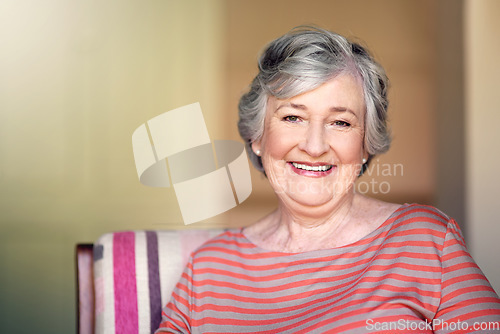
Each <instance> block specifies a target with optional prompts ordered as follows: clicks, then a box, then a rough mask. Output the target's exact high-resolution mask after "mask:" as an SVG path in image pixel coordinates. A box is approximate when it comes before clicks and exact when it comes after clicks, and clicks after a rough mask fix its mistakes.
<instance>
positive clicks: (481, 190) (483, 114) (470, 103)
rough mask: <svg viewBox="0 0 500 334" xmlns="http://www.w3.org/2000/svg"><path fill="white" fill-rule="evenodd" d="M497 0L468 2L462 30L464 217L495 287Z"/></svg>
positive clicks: (499, 188)
mask: <svg viewBox="0 0 500 334" xmlns="http://www.w3.org/2000/svg"><path fill="white" fill-rule="evenodd" d="M499 15H500V2H499V1H496V0H481V1H475V0H468V1H466V6H465V19H466V21H465V32H466V51H467V52H466V92H467V103H466V124H467V127H466V131H467V142H466V143H467V146H466V150H467V197H466V198H467V202H466V203H467V221H468V230H469V231H470V232H469V235H470V243H469V247H470V249H471V252H472V254H473V256H474V258H475V259H476V261H477V262H478V263H479V266H480V267H481V269H483V271H484V272H485V274H486V276H487V277H488V278H489V280H490V281H491V283H492V285H493V286H494V287H495V290H496V291H497V292H499V291H500V266H499V260H498V254H500V243H499V241H498V237H499V236H500V224H499V218H498V212H497V209H498V200H499V199H500V178H499V177H498V166H500V149H499V142H500V139H499V130H498V127H499V124H500V107H499V103H498V96H499V92H500V88H499V85H498V78H500V67H499V66H498V60H499V59H500V43H499V41H500V22H499V21H498V18H499Z"/></svg>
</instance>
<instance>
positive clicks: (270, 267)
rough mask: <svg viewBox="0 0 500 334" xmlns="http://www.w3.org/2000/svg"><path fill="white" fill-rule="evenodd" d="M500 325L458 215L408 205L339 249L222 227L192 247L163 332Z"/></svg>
mask: <svg viewBox="0 0 500 334" xmlns="http://www.w3.org/2000/svg"><path fill="white" fill-rule="evenodd" d="M499 326H500V300H499V298H498V296H497V294H496V293H495V291H494V290H493V289H492V287H491V285H490V284H489V282H488V281H487V279H486V278H485V276H484V275H483V273H482V272H481V270H480V269H479V268H478V266H477V265H476V264H475V262H474V260H473V259H472V258H471V256H470V255H469V253H468V251H467V249H466V247H465V243H464V240H463V238H462V235H461V232H460V230H459V227H458V225H457V224H456V222H455V221H454V220H453V219H450V218H449V217H447V216H446V215H444V214H443V213H442V212H440V211H438V210H437V209H435V208H433V207H429V206H423V205H417V204H405V205H403V206H402V207H400V208H399V209H398V210H397V211H396V212H394V213H393V214H392V215H391V216H390V217H389V218H388V219H387V220H386V221H385V222H384V223H383V224H382V225H381V226H380V227H378V228H377V229H376V230H375V231H373V232H372V233H370V234H368V235H367V236H366V237H364V238H362V239H361V240H359V241H357V242H355V243H352V244H350V245H346V246H343V247H338V248H334V249H325V250H316V251H309V252H304V253H281V252H275V251H268V250H265V249H262V248H260V247H258V246H256V245H255V244H253V243H252V242H250V241H249V240H248V239H247V238H246V237H245V236H244V234H243V233H242V231H241V230H229V231H226V232H225V233H223V234H221V235H220V236H218V237H216V238H214V239H212V240H211V241H209V242H207V243H206V244H204V245H203V246H202V247H200V248H199V249H198V250H196V251H195V252H194V253H193V254H192V256H191V258H190V260H189V262H188V264H187V267H186V269H185V271H184V273H183V275H182V277H181V279H180V281H179V283H178V284H177V286H176V288H175V290H174V292H173V294H172V299H171V301H170V302H169V303H168V304H167V306H166V307H165V308H164V310H163V313H162V323H161V325H160V328H159V330H158V331H157V333H163V332H167V333H204V334H207V333H434V332H436V333H461V332H464V333H470V332H476V331H477V332H482V333H489V332H498V333H500V329H499ZM487 328H489V329H490V330H489V331H488V330H483V331H480V330H479V329H487ZM492 328H493V329H496V330H491V329H492Z"/></svg>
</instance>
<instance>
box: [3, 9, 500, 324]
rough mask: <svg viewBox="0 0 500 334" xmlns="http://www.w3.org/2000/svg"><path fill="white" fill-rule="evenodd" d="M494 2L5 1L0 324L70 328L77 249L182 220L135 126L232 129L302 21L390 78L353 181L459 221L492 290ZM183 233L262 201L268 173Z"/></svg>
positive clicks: (267, 203)
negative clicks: (340, 37)
mask: <svg viewBox="0 0 500 334" xmlns="http://www.w3.org/2000/svg"><path fill="white" fill-rule="evenodd" d="M498 14H500V3H499V2H498V1H496V0H474V1H472V0H441V1H434V0H407V1H399V0H375V1H368V0H354V1H353V0H324V1H321V0H312V1H308V2H305V1H302V0H288V1H284V0H273V1H269V0H253V1H243V0H209V1H208V0H189V1H183V0H150V1H142V2H139V1H133V0H120V1H107V2H102V1H62V0H46V1H43V2H42V1H33V0H31V1H30V0H3V1H1V2H0V196H1V199H0V332H2V333H29V332H33V331H36V332H37V333H71V332H74V330H75V290H74V288H75V286H74V285H75V276H74V260H73V259H74V246H75V244H76V243H77V242H92V241H93V240H95V239H96V238H97V237H98V236H99V235H101V234H103V233H106V232H109V231H114V230H122V229H164V228H174V229H180V228H185V227H184V225H183V224H182V219H181V215H180V211H179V208H178V205H177V201H176V198H175V194H174V192H173V190H172V189H157V188H148V187H144V186H142V185H141V184H140V183H139V182H138V180H137V174H136V171H135V165H134V161H133V156H132V149H131V135H132V132H133V131H134V130H135V129H136V128H137V127H138V126H139V125H141V124H143V123H144V122H146V121H147V120H149V119H150V118H152V117H154V116H156V115H159V114H161V113H163V112H165V111H168V110H170V109H173V108H176V107H180V106H183V105H186V104H190V103H193V102H200V103H201V106H202V109H203V112H204V117H205V121H206V123H207V127H208V130H209V133H210V136H211V138H212V139H234V140H239V138H238V135H237V131H236V127H235V123H236V120H237V115H236V105H237V101H238V98H239V96H240V95H241V94H242V93H243V92H244V91H245V89H246V86H247V85H248V84H249V82H250V80H251V79H252V78H253V76H254V75H255V74H256V60H257V55H258V53H259V52H260V50H261V49H262V48H263V46H264V45H265V44H266V43H268V42H269V41H270V40H272V39H273V38H275V37H278V36H279V35H281V34H283V33H284V32H286V31H288V30H289V29H291V28H293V27H294V26H297V25H300V24H315V25H320V26H322V27H324V28H328V29H331V30H334V31H337V32H339V33H341V34H344V35H347V36H348V37H352V38H357V39H360V40H361V41H362V42H363V43H364V44H365V45H366V46H368V47H369V48H370V49H371V50H372V51H373V53H374V55H375V57H376V58H377V59H378V60H379V62H381V63H382V65H383V66H384V67H385V68H386V70H387V72H388V75H389V77H390V79H391V83H392V87H391V91H390V100H391V104H390V118H391V124H392V128H393V134H394V142H393V146H392V148H391V150H390V151H389V153H387V154H386V155H383V156H380V157H377V159H375V161H374V164H373V165H372V169H371V173H370V175H365V176H363V177H362V178H361V179H360V180H359V183H358V190H359V191H362V192H368V193H369V194H371V195H373V196H376V197H379V198H382V199H386V200H391V201H396V202H401V203H403V202H421V203H426V204H432V205H437V206H438V207H440V208H441V209H442V210H443V211H445V212H447V213H449V214H450V215H452V216H453V217H455V218H456V219H457V220H458V221H459V223H460V225H461V226H462V228H463V230H464V231H465V233H466V239H467V242H468V244H469V248H470V249H471V251H472V253H473V255H474V257H475V259H476V260H477V262H478V263H479V264H480V266H481V267H482V269H483V270H484V271H485V273H486V274H487V276H488V278H489V279H490V281H491V282H492V284H493V285H494V287H495V288H496V290H497V291H499V290H500V269H499V266H498V260H496V254H498V253H499V251H500V243H499V242H498V241H497V240H496V238H497V237H498V236H499V235H500V227H499V226H498V224H497V221H498V219H497V218H496V216H495V213H496V212H495V210H494V209H495V204H496V200H497V199H498V198H500V191H499V186H500V181H499V178H498V177H497V176H496V168H495V167H496V166H498V163H499V162H500V161H499V159H500V158H499V154H498V153H499V152H498V151H499V149H498V142H499V139H500V133H499V131H498V130H497V129H496V128H497V127H498V124H499V123H500V119H499V117H500V116H499V114H500V113H498V109H499V107H498V103H497V101H496V97H497V95H498V85H497V83H496V82H497V78H498V77H500V73H499V67H498V66H496V62H497V60H498V59H499V58H500V45H499V43H498V40H499V37H500V23H499V22H498V20H497V17H498ZM252 178H253V184H254V190H253V193H252V195H251V196H250V198H249V199H248V200H247V201H245V202H244V203H243V204H241V205H240V206H238V207H237V208H234V209H232V210H230V211H228V212H226V213H224V214H221V215H219V216H216V217H213V218H210V219H207V220H206V221H203V222H199V223H196V224H194V225H191V226H189V228H209V227H221V226H244V225H247V224H250V223H251V222H253V221H255V220H256V219H257V218H259V217H261V216H263V215H265V214H266V213H268V212H269V211H271V210H272V209H273V207H274V205H275V203H276V202H275V199H274V196H273V194H272V192H271V191H270V188H269V186H268V185H267V182H266V181H265V179H264V178H263V177H262V176H260V175H259V174H258V173H256V172H253V173H252Z"/></svg>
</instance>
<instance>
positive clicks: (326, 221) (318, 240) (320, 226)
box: [244, 194, 398, 253]
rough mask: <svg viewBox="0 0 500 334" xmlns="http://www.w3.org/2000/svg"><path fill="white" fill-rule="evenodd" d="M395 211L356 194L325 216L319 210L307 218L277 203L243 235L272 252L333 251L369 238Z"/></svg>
mask: <svg viewBox="0 0 500 334" xmlns="http://www.w3.org/2000/svg"><path fill="white" fill-rule="evenodd" d="M397 207H398V205H394V204H390V203H384V202H380V201H377V200H374V199H370V198H367V197H364V196H362V195H359V194H355V195H353V197H352V198H351V199H350V200H349V201H344V202H342V203H339V205H338V206H337V207H336V208H335V210H332V211H331V212H330V213H329V214H328V215H320V214H319V213H320V212H319V210H316V211H315V210H312V212H311V211H309V214H307V215H306V214H305V213H304V212H303V210H300V211H299V210H290V208H289V207H287V206H286V205H283V204H282V203H280V205H279V207H278V209H277V210H275V211H274V212H272V213H271V214H270V215H268V216H267V217H265V218H263V219H262V220H260V221H259V222H257V223H256V224H254V225H252V226H250V227H247V228H246V229H245V230H244V233H245V235H246V236H247V238H248V239H249V240H250V241H252V242H254V243H255V244H256V245H258V246H260V247H261V248H264V249H268V250H272V251H279V252H286V253H298V252H307V251H312V250H318V249H329V248H336V247H341V246H345V245H348V244H350V243H353V242H355V241H357V240H360V239H362V238H363V237H365V236H366V235H368V234H369V233H370V232H372V231H373V230H375V229H376V228H377V227H378V226H379V225H380V224H382V223H383V222H384V221H385V219H386V218H387V217H388V216H389V215H390V214H391V213H392V212H394V211H395V210H396V209H397ZM311 213H313V214H311ZM314 213H317V214H318V215H314Z"/></svg>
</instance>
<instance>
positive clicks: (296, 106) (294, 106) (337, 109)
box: [275, 102, 357, 117]
mask: <svg viewBox="0 0 500 334" xmlns="http://www.w3.org/2000/svg"><path fill="white" fill-rule="evenodd" d="M285 107H288V108H292V109H299V110H307V109H308V108H307V106H305V105H304V104H298V103H292V102H285V103H283V104H282V105H280V106H279V107H278V108H276V110H275V112H277V111H278V110H280V109H281V108H285ZM330 111H333V112H348V113H350V114H353V115H354V116H356V117H357V115H356V113H355V112H354V111H352V110H351V109H349V108H347V107H336V106H334V107H331V108H330Z"/></svg>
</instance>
